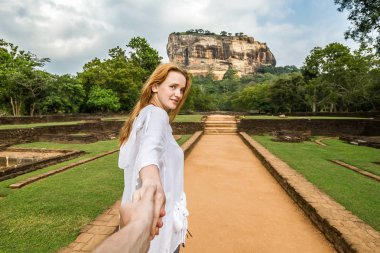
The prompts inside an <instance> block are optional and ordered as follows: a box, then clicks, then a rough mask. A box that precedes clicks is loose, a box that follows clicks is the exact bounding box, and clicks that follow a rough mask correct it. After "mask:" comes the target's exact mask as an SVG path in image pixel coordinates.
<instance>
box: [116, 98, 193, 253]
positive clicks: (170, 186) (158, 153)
mask: <svg viewBox="0 0 380 253" xmlns="http://www.w3.org/2000/svg"><path fill="white" fill-rule="evenodd" d="M151 164H154V165H156V166H157V167H158V168H159V173H160V178H161V183H162V186H163V189H164V192H165V196H166V205H165V211H166V215H165V216H164V218H163V223H164V226H163V227H162V228H161V229H160V233H159V235H158V236H156V237H155V238H154V239H153V241H152V242H151V244H150V249H149V252H150V253H164V252H165V253H166V252H167V253H172V252H174V251H175V250H176V248H177V247H178V245H179V244H180V243H184V242H185V238H186V231H187V216H188V215H189V212H188V210H187V209H186V195H185V193H184V191H183V189H184V186H183V181H184V179H183V170H184V155H183V151H182V149H181V148H180V147H179V146H178V144H177V142H176V141H175V139H174V137H173V135H172V128H171V127H170V124H169V117H168V114H167V112H166V111H165V110H163V109H162V108H160V107H156V106H154V105H148V106H146V107H144V108H143V109H142V110H141V111H140V113H139V115H138V116H137V118H136V119H135V121H134V122H133V126H132V130H131V133H130V135H129V138H128V141H127V142H125V143H124V144H123V145H122V146H121V147H120V155H119V167H120V168H121V169H124V192H123V197H122V201H121V204H122V205H123V204H125V203H126V202H127V201H131V200H132V195H133V192H134V191H135V190H136V189H139V188H140V187H141V180H140V178H139V171H140V170H141V169H142V168H143V167H145V166H148V165H151Z"/></svg>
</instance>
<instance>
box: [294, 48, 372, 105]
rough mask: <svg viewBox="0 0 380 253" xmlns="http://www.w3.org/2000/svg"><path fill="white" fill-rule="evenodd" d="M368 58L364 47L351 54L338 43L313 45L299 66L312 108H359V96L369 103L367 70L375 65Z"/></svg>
mask: <svg viewBox="0 0 380 253" xmlns="http://www.w3.org/2000/svg"><path fill="white" fill-rule="evenodd" d="M371 59H372V58H371V57H370V56H365V55H364V53H363V51H361V52H359V51H358V52H356V53H354V54H352V53H351V52H350V49H349V48H348V47H346V46H343V45H342V44H339V43H331V44H329V45H327V46H326V47H325V48H320V47H315V48H314V49H313V50H312V51H311V54H310V55H308V56H307V57H306V59H305V63H304V65H303V66H302V68H301V69H302V74H303V76H304V78H305V81H306V83H307V86H308V90H309V93H308V95H309V101H312V108H313V111H315V110H317V109H319V110H329V111H330V112H335V111H348V110H358V109H359V107H360V106H359V104H362V102H361V100H366V101H367V103H368V101H369V100H370V99H369V96H368V95H366V94H367V93H368V92H367V90H368V85H369V82H370V80H369V75H368V74H369V71H370V70H371V69H373V68H374V65H373V60H371ZM317 107H319V108H317Z"/></svg>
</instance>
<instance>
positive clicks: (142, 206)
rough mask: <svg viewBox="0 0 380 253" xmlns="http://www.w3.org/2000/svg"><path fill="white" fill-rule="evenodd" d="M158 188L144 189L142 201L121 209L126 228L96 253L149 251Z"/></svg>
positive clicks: (114, 235) (137, 252) (105, 242)
mask: <svg viewBox="0 0 380 253" xmlns="http://www.w3.org/2000/svg"><path fill="white" fill-rule="evenodd" d="M155 193H156V188H155V187H153V186H147V187H144V195H142V196H141V198H140V199H138V200H135V201H133V202H132V203H127V204H126V205H124V206H122V207H121V208H120V217H121V219H122V220H123V222H124V223H125V224H126V226H125V227H124V228H122V229H121V230H120V231H118V232H116V233H115V234H113V235H111V236H110V237H108V238H107V239H106V240H105V241H104V242H103V243H102V244H101V245H100V246H99V247H98V248H97V249H96V250H95V251H94V253H103V252H115V253H119V252H120V253H145V252H147V251H148V249H149V245H150V243H149V242H150V240H149V234H150V230H151V224H152V221H153V208H154V196H155Z"/></svg>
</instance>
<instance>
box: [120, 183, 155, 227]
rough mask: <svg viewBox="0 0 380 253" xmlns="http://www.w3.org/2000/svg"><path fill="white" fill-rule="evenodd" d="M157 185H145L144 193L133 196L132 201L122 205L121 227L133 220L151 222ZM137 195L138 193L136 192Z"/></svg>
mask: <svg viewBox="0 0 380 253" xmlns="http://www.w3.org/2000/svg"><path fill="white" fill-rule="evenodd" d="M156 190H157V187H155V186H153V185H147V186H145V187H144V195H138V196H139V197H138V199H137V197H135V195H134V197H133V200H132V203H127V204H125V205H124V206H121V207H120V219H121V227H123V226H124V225H127V224H128V223H129V222H133V221H145V222H147V223H149V230H150V224H151V222H152V221H153V216H154V196H155V193H156ZM136 196H137V194H136Z"/></svg>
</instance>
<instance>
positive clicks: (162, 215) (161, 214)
mask: <svg viewBox="0 0 380 253" xmlns="http://www.w3.org/2000/svg"><path fill="white" fill-rule="evenodd" d="M165 214H166V211H165V208H163V209H161V211H160V218H162V217H164V216H165Z"/></svg>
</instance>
